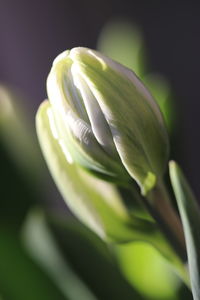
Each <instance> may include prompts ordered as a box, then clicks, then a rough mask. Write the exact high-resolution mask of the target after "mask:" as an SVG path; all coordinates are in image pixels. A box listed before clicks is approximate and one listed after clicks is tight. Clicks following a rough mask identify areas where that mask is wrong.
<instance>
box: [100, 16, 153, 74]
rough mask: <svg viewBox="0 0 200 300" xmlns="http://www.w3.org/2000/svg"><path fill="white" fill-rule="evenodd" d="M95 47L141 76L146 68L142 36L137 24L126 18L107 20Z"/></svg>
mask: <svg viewBox="0 0 200 300" xmlns="http://www.w3.org/2000/svg"><path fill="white" fill-rule="evenodd" d="M97 49H98V50H99V51H100V52H102V53H103V54H105V55H107V56H108V57H110V58H112V59H114V60H116V61H118V62H119V63H121V64H123V65H125V66H126V67H128V68H130V69H132V70H133V71H134V72H135V73H136V74H137V75H138V76H141V75H142V74H143V73H144V72H145V69H146V65H147V63H146V53H145V47H144V38H143V35H142V32H141V30H140V29H139V27H138V26H136V25H134V24H132V23H131V22H128V21H126V20H118V21H117V20H116V21H115V20H114V21H110V22H108V23H107V24H106V25H105V26H104V27H103V29H102V31H101V33H100V35H99V38H98V42H97Z"/></svg>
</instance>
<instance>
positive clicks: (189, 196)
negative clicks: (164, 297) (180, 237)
mask: <svg viewBox="0 0 200 300" xmlns="http://www.w3.org/2000/svg"><path fill="white" fill-rule="evenodd" d="M169 166H170V177H171V183H172V186H173V190H174V193H175V196H176V200H177V204H178V208H179V212H180V215H181V219H182V223H183V228H184V233H185V239H186V246H187V254H188V264H189V273H190V280H191V286H192V292H193V296H194V299H195V300H199V299H200V209H199V206H198V204H197V201H196V199H195V197H194V195H193V192H192V190H191V188H190V186H189V184H188V182H187V180H186V178H185V176H184V175H183V173H182V171H181V169H180V168H179V166H178V165H177V163H176V162H174V161H171V162H170V165H169Z"/></svg>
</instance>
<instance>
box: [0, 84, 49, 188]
mask: <svg viewBox="0 0 200 300" xmlns="http://www.w3.org/2000/svg"><path fill="white" fill-rule="evenodd" d="M22 99H23V97H22V96H21V95H20V93H19V92H18V91H16V90H15V89H13V88H11V87H9V86H5V85H0V140H1V142H2V144H4V147H5V149H6V150H7V152H8V153H9V155H10V158H11V159H12V160H13V162H14V163H15V164H16V166H17V167H18V169H19V170H21V173H22V174H23V176H24V177H26V179H27V177H28V178H29V177H30V179H29V180H30V181H32V178H34V180H33V182H32V184H33V185H35V184H36V182H37V184H38V183H39V182H40V181H39V179H40V178H42V173H43V171H42V166H43V164H42V159H41V154H40V151H39V146H38V144H37V140H36V134H35V130H34V127H33V123H31V121H30V116H29V113H28V112H27V111H26V110H25V105H23V106H22ZM40 176H41V177H40Z"/></svg>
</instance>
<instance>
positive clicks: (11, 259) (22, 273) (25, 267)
mask: <svg viewBox="0 0 200 300" xmlns="http://www.w3.org/2000/svg"><path fill="white" fill-rule="evenodd" d="M0 245H1V246H0V295H1V296H2V298H3V299H9V300H27V299H28V300H35V299H37V300H46V299H48V300H55V299H59V300H67V299H68V298H66V297H64V295H63V294H62V293H61V292H60V291H59V289H58V288H57V287H56V285H55V284H54V282H53V281H52V280H51V279H50V278H49V276H48V275H47V274H45V272H44V271H43V270H42V269H41V268H40V267H39V266H38V265H37V264H36V263H35V262H34V261H33V260H32V259H31V258H30V256H29V255H28V254H27V253H26V251H25V250H24V248H23V247H22V245H21V243H20V240H19V239H18V238H17V237H16V236H15V235H14V234H13V233H12V231H9V230H6V229H0Z"/></svg>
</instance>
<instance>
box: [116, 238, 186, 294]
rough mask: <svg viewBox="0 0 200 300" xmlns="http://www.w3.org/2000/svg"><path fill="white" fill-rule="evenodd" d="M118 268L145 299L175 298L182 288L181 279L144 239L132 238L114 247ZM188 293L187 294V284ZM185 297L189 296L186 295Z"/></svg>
mask: <svg viewBox="0 0 200 300" xmlns="http://www.w3.org/2000/svg"><path fill="white" fill-rule="evenodd" d="M116 251H117V252H116V254H117V257H118V261H119V265H120V268H121V269H122V272H123V273H124V275H125V277H126V278H127V279H128V281H129V282H130V283H131V284H132V285H133V286H134V287H135V288H136V289H137V290H138V291H140V293H141V294H142V295H145V296H146V297H147V299H153V300H156V299H157V300H175V299H176V300H177V299H180V300H182V299H184V300H186V299H188V297H187V298H186V297H185V298H181V297H179V293H180V289H182V288H183V287H182V285H181V280H180V278H178V276H177V274H175V273H174V272H173V269H172V266H170V264H169V263H168V262H167V261H166V260H165V259H164V258H163V257H162V256H161V255H160V253H159V252H158V251H157V250H156V249H154V248H153V247H152V246H151V245H149V244H147V243H144V242H134V243H129V244H128V245H119V246H117V247H116ZM185 292H188V293H187V294H188V296H191V294H190V293H189V291H188V290H187V288H186V287H185ZM189 299H191V298H190V297H189Z"/></svg>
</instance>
